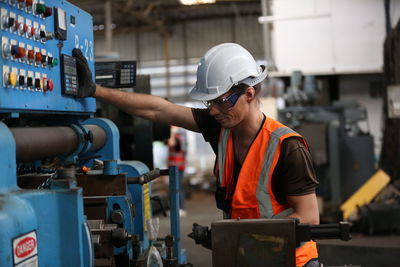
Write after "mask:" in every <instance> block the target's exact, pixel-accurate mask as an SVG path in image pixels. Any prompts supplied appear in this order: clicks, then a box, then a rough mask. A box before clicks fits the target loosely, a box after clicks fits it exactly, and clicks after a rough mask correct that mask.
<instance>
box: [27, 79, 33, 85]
mask: <svg viewBox="0 0 400 267" xmlns="http://www.w3.org/2000/svg"><path fill="white" fill-rule="evenodd" d="M26 85H27V86H28V87H32V86H33V78H32V77H28V79H26Z"/></svg>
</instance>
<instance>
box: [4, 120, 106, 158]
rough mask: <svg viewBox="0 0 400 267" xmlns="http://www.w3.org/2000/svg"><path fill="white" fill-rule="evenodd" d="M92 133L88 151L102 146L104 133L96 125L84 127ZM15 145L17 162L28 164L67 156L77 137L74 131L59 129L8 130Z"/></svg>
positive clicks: (77, 139)
mask: <svg viewBox="0 0 400 267" xmlns="http://www.w3.org/2000/svg"><path fill="white" fill-rule="evenodd" d="M85 127H86V128H87V129H88V130H90V131H91V132H92V135H91V136H92V137H93V138H92V140H93V142H92V146H91V148H90V151H96V150H98V149H100V148H101V147H103V146H104V144H105V141H106V133H105V132H104V130H103V129H102V128H100V127H99V126H96V125H85ZM10 130H11V133H12V134H13V136H14V139H15V143H16V159H17V162H29V161H33V160H41V159H46V158H52V157H56V156H60V155H63V156H67V155H69V154H71V153H73V152H74V151H75V150H76V149H77V148H78V145H79V137H78V135H77V133H76V131H75V130H74V129H72V128H71V127H67V126H61V127H19V128H10Z"/></svg>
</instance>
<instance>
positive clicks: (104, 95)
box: [93, 85, 199, 132]
mask: <svg viewBox="0 0 400 267" xmlns="http://www.w3.org/2000/svg"><path fill="white" fill-rule="evenodd" d="M93 96H94V97H95V98H97V99H98V100H100V101H103V102H106V103H109V104H112V105H114V106H116V107H117V108H119V109H121V110H123V111H125V112H126V113H128V114H131V115H134V116H139V117H142V118H145V119H149V120H152V121H157V122H163V123H166V124H170V125H175V126H179V127H182V128H185V129H188V130H191V131H195V132H198V131H199V130H198V127H197V124H196V122H195V120H194V118H193V114H192V110H191V108H188V107H184V106H180V105H176V104H173V103H171V102H169V101H167V100H165V99H163V98H161V97H159V96H153V95H147V94H139V93H131V92H124V91H120V90H115V89H109V88H104V87H102V86H100V85H96V91H95V93H94V95H93Z"/></svg>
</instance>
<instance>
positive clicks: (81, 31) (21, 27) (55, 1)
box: [0, 0, 96, 115]
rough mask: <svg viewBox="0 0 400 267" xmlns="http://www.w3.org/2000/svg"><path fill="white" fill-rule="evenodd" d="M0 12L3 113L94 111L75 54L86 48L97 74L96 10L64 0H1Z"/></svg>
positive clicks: (92, 101)
mask: <svg viewBox="0 0 400 267" xmlns="http://www.w3.org/2000/svg"><path fill="white" fill-rule="evenodd" d="M0 15H1V17H0V39H1V40H0V41H1V55H0V74H1V75H0V113H10V114H19V113H31V114H35V113H38V114H39V113H52V114H54V113H58V114H65V113H68V114H71V113H75V114H78V115H79V114H89V113H94V112H95V111H96V102H95V99H94V98H84V99H80V98H76V93H77V88H78V77H77V69H76V65H75V58H73V57H72V49H73V48H79V49H81V51H82V53H83V55H84V56H85V57H86V59H87V60H88V63H89V67H90V69H91V70H92V73H93V74H94V43H93V20H92V17H91V15H89V14H88V13H86V12H85V11H83V10H82V9H79V8H78V7H76V6H74V5H72V4H70V3H69V2H66V1H60V0H0ZM93 80H94V76H93Z"/></svg>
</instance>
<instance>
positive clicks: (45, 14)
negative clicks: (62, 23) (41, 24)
mask: <svg viewBox="0 0 400 267" xmlns="http://www.w3.org/2000/svg"><path fill="white" fill-rule="evenodd" d="M51 15H53V9H52V8H51V7H46V10H45V11H44V14H43V16H44V17H45V18H47V17H50V16H51Z"/></svg>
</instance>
